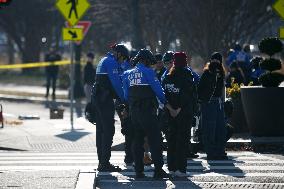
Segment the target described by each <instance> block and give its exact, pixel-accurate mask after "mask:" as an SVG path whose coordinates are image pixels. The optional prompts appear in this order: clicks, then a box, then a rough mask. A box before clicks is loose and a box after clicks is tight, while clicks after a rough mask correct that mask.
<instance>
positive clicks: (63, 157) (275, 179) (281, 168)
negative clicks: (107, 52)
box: [0, 151, 284, 188]
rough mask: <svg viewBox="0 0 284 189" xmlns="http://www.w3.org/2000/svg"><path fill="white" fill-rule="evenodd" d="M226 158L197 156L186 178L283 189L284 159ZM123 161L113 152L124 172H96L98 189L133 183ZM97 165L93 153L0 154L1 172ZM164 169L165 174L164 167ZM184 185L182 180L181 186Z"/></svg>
mask: <svg viewBox="0 0 284 189" xmlns="http://www.w3.org/2000/svg"><path fill="white" fill-rule="evenodd" d="M164 155H166V154H164ZM228 156H229V157H230V159H229V160H211V161H207V160H206V159H205V155H204V154H200V158H197V159H192V160H188V162H187V163H188V167H187V175H188V178H190V180H192V182H194V183H197V184H198V183H203V184H204V183H211V184H212V183H215V184H216V182H217V183H219V181H220V182H222V183H223V182H227V183H229V184H232V183H237V184H240V183H245V184H251V183H255V184H256V185H259V188H262V187H260V184H265V183H266V185H267V183H268V185H269V184H273V185H277V186H281V187H280V188H282V187H283V188H284V184H283V183H284V160H280V159H276V158H272V157H268V156H264V155H260V154H256V153H253V152H230V153H228ZM123 160H124V152H120V151H119V152H117V151H116V152H113V153H112V157H111V163H113V164H114V165H119V166H120V167H121V168H123V172H121V173H108V172H99V173H97V180H98V181H97V184H98V185H99V186H100V187H101V188H109V187H110V186H111V185H115V184H117V183H128V182H133V181H134V176H135V171H134V169H133V167H132V166H125V165H124V161H123ZM165 162H166V158H165ZM97 165H98V159H97V154H96V153H42V152H41V153H36V152H1V153H0V172H5V171H33V170H74V169H76V170H77V169H80V170H81V172H83V173H84V172H85V173H88V172H90V173H94V172H95V171H94V170H95V169H96V168H97ZM153 169H154V168H153V166H145V174H146V175H147V176H150V177H151V176H153ZM163 169H164V170H165V171H167V167H166V165H165V166H164V167H163ZM93 175H95V174H93ZM267 178H269V179H267ZM251 180H252V181H251ZM145 182H146V181H145ZM183 182H184V181H181V182H180V183H183ZM142 183H143V182H142ZM144 184H145V183H144ZM138 188H139V187H138ZM217 188H218V187H217Z"/></svg>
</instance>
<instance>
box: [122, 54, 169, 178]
mask: <svg viewBox="0 0 284 189" xmlns="http://www.w3.org/2000/svg"><path fill="white" fill-rule="evenodd" d="M134 61H135V62H137V64H136V66H135V67H134V68H133V69H131V70H129V71H126V72H125V73H124V77H123V90H124V98H125V99H126V100H127V101H128V103H129V114H130V116H131V119H132V122H133V130H134V144H133V152H134V162H135V172H136V178H145V174H144V163H143V157H144V148H143V145H144V137H145V136H147V139H148V143H149V146H150V151H151V155H152V159H153V163H154V166H155V170H154V178H156V179H159V178H167V177H168V174H167V173H166V172H165V171H164V170H163V169H162V167H163V164H164V162H163V156H162V148H161V147H162V145H161V130H160V128H159V127H158V126H157V125H158V116H157V108H158V102H157V97H158V99H159V100H160V101H161V102H162V103H163V104H166V99H165V94H164V91H163V89H162V86H161V84H160V82H159V80H158V78H157V77H156V74H155V72H154V70H153V69H151V65H153V64H154V63H155V58H154V56H153V54H152V52H151V51H149V50H147V49H141V50H140V51H139V52H138V54H137V55H136V56H135V58H134ZM171 111H173V112H174V110H173V109H171Z"/></svg>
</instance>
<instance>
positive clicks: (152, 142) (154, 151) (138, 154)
mask: <svg viewBox="0 0 284 189" xmlns="http://www.w3.org/2000/svg"><path fill="white" fill-rule="evenodd" d="M141 104H144V105H142V106H140V105H139V104H138V105H134V106H132V107H130V112H131V117H132V122H133V131H134V144H133V152H134V162H135V171H136V173H140V172H143V171H144V163H143V157H144V148H143V145H144V137H145V136H147V138H148V143H149V146H150V152H151V155H152V159H153V163H154V165H155V169H156V170H160V169H162V167H163V164H164V162H163V156H162V145H161V130H160V129H159V127H158V117H157V111H156V109H155V108H153V106H147V105H145V104H146V103H144V102H143V103H141Z"/></svg>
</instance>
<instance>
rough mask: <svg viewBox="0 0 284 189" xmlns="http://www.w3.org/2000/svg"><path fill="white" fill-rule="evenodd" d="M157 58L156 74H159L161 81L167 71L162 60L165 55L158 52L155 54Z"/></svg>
mask: <svg viewBox="0 0 284 189" xmlns="http://www.w3.org/2000/svg"><path fill="white" fill-rule="evenodd" d="M155 59H156V64H155V72H156V75H157V77H158V79H159V81H160V82H161V78H162V75H163V74H164V73H165V71H166V68H165V66H164V63H163V61H162V59H163V56H162V55H161V54H156V55H155Z"/></svg>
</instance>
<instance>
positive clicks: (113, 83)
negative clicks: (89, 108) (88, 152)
mask: <svg viewBox="0 0 284 189" xmlns="http://www.w3.org/2000/svg"><path fill="white" fill-rule="evenodd" d="M111 49H112V51H113V53H108V54H107V55H106V56H105V57H104V58H102V59H101V61H100V62H99V64H98V66H97V70H96V80H95V85H94V94H93V98H94V107H95V114H96V145H97V154H98V159H99V166H98V171H110V172H113V171H121V169H120V168H119V167H117V166H114V165H112V164H110V162H109V160H110V157H111V145H112V142H113V136H114V131H115V128H114V113H115V107H114V99H117V100H119V101H120V102H124V95H123V89H122V81H121V77H120V72H119V70H120V64H122V63H123V62H124V61H125V60H128V56H129V53H128V50H127V48H126V47H125V46H124V45H122V44H115V45H113V46H112V47H111Z"/></svg>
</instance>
